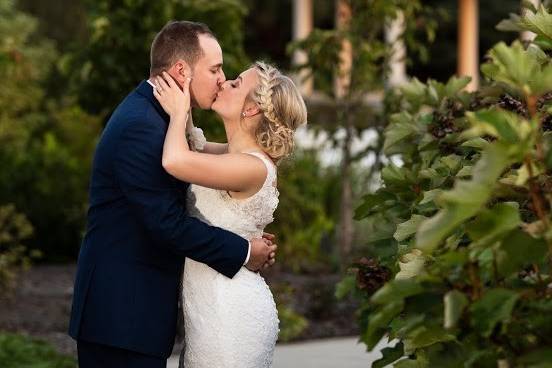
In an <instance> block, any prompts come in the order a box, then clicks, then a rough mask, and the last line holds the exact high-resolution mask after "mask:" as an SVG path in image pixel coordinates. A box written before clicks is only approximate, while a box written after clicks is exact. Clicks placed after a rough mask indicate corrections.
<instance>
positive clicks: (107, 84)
mask: <svg viewBox="0 0 552 368" xmlns="http://www.w3.org/2000/svg"><path fill="white" fill-rule="evenodd" d="M87 4H88V12H89V19H88V22H89V24H88V26H89V33H90V40H89V42H88V45H87V47H85V48H83V47H82V45H75V48H76V51H75V53H74V54H73V55H72V56H70V57H68V58H66V60H65V62H64V64H65V71H66V73H68V74H69V75H71V76H72V78H73V83H72V85H73V86H74V88H75V89H76V93H77V95H78V97H79V102H80V104H81V106H82V107H83V108H84V109H85V110H86V111H88V112H91V113H94V114H100V115H101V116H102V117H105V116H106V115H107V114H108V113H109V112H111V111H112V110H113V109H114V108H115V107H116V106H117V105H118V104H119V102H120V101H121V98H122V96H124V95H125V94H126V93H128V92H130V91H131V90H132V89H133V88H134V87H136V85H137V84H138V83H139V82H140V81H141V80H143V79H145V78H147V77H148V76H149V52H150V46H151V42H152V41H153V38H154V37H155V34H156V33H157V32H159V30H161V28H162V27H163V26H164V25H165V24H166V23H167V22H168V21H170V20H174V19H176V20H193V21H198V22H204V23H206V24H208V25H209V27H210V28H211V30H212V31H213V32H214V33H215V34H216V35H217V37H218V39H219V42H220V44H221V47H222V49H223V53H224V70H225V73H226V74H227V76H229V77H234V76H236V75H237V74H239V72H241V71H242V70H243V69H244V68H245V67H246V66H247V65H248V63H249V61H248V59H247V57H246V55H245V52H244V50H243V47H242V45H243V32H242V29H243V24H242V23H243V18H244V17H245V15H246V14H247V10H246V8H245V6H244V5H243V4H242V3H241V1H239V0H217V1H209V0H192V1H178V0H169V1H157V2H151V1H147V0H132V1H114V0H101V1H95V0H94V1H87ZM138 14H139V16H137V15H138ZM213 119H214V118H213V116H212V115H208V114H205V113H200V114H197V116H196V121H200V125H201V126H202V127H203V126H205V125H208V124H206V123H207V122H210V121H212V120H213ZM208 129H211V130H213V131H214V132H216V133H218V136H221V133H223V131H221V130H220V129H219V130H217V129H216V128H214V127H212V126H209V127H208Z"/></svg>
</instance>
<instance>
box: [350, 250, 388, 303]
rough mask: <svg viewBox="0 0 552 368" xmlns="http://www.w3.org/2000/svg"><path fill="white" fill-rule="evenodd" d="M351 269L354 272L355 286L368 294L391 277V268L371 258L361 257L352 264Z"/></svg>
mask: <svg viewBox="0 0 552 368" xmlns="http://www.w3.org/2000/svg"><path fill="white" fill-rule="evenodd" d="M352 271H353V272H354V273H356V281H357V287H358V288H359V289H360V290H364V291H366V292H368V293H369V294H373V293H374V292H376V291H377V290H378V289H379V288H381V287H382V286H383V284H385V283H386V282H387V281H389V279H390V278H391V270H390V269H389V268H387V267H385V266H382V265H380V264H379V263H378V261H376V260H375V259H373V258H370V259H368V258H366V257H362V258H361V259H360V260H359V261H358V262H356V263H354V264H353V268H352Z"/></svg>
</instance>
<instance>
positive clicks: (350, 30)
mask: <svg viewBox="0 0 552 368" xmlns="http://www.w3.org/2000/svg"><path fill="white" fill-rule="evenodd" d="M349 4H350V6H351V12H352V14H353V16H352V19H351V22H350V25H349V26H348V27H347V28H345V29H342V30H339V29H335V30H323V29H314V31H313V32H311V33H310V34H309V36H308V37H307V38H306V39H304V40H302V41H299V42H296V43H292V44H290V45H289V47H288V51H289V52H290V53H291V52H293V51H294V50H297V49H300V50H303V51H305V52H306V53H307V55H308V62H307V64H305V65H301V66H299V67H300V68H305V67H308V68H310V69H311V70H312V71H315V72H313V77H314V81H315V85H316V88H317V90H318V91H323V92H325V93H326V94H328V95H329V96H333V93H334V89H333V78H334V76H335V73H336V71H337V70H339V69H338V66H339V64H340V62H341V59H340V51H341V46H342V43H343V42H344V41H347V42H350V44H351V46H352V53H353V57H352V59H353V65H352V70H351V73H350V74H351V85H350V89H349V96H348V99H351V98H359V96H362V95H363V94H364V93H366V91H368V90H373V89H374V88H377V87H381V86H382V85H383V82H384V81H385V75H386V72H387V66H388V64H387V61H388V59H389V57H390V52H391V50H392V48H391V47H387V45H386V43H385V41H384V40H383V39H381V37H380V36H381V33H382V32H383V30H384V28H385V25H386V24H387V22H389V21H391V20H393V19H396V18H397V16H398V12H399V11H401V12H402V13H403V14H404V19H405V26H406V29H405V32H404V34H403V35H402V36H403V39H404V40H405V42H406V44H407V46H408V47H409V49H410V50H411V51H412V52H413V53H419V54H420V55H421V56H422V59H427V49H426V47H425V46H424V42H432V41H433V40H434V38H435V30H436V27H437V21H436V17H437V14H438V13H439V11H436V10H433V9H431V8H429V7H424V6H423V5H422V2H421V1H417V0H416V1H405V0H393V1H388V0H371V1H357V0H351V1H349Z"/></svg>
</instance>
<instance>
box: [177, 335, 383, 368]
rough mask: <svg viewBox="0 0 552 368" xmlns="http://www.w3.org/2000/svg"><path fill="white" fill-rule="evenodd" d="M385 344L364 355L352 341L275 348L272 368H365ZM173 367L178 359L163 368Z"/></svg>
mask: <svg viewBox="0 0 552 368" xmlns="http://www.w3.org/2000/svg"><path fill="white" fill-rule="evenodd" d="M385 344H386V342H385V341H383V340H382V341H380V343H379V344H378V346H377V347H376V349H374V351H373V352H371V353H367V352H366V345H364V344H359V343H358V338H356V337H346V338H335V339H323V340H314V341H308V342H301V343H294V344H278V345H276V351H275V352H274V366H273V368H336V367H339V368H368V367H370V366H371V364H372V362H374V361H375V360H377V359H379V358H381V353H380V352H379V351H380V349H382V348H383V347H384V346H385ZM177 367H178V357H174V356H173V357H172V358H171V359H170V360H169V364H168V365H167V368H177Z"/></svg>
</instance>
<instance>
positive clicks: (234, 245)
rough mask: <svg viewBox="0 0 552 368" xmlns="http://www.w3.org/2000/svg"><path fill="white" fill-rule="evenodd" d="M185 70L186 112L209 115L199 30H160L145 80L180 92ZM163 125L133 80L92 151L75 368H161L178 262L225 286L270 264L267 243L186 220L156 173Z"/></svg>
mask: <svg viewBox="0 0 552 368" xmlns="http://www.w3.org/2000/svg"><path fill="white" fill-rule="evenodd" d="M187 65H189V66H191V68H192V69H193V75H194V78H193V81H192V83H191V86H190V90H191V98H192V104H193V106H194V107H197V108H200V109H209V108H210V107H211V104H212V103H213V100H214V99H215V97H216V94H217V92H218V90H219V86H220V84H221V83H222V82H224V81H225V77H224V73H223V71H222V51H221V48H220V45H219V44H218V42H217V40H216V38H215V36H214V35H213V33H212V32H211V31H210V30H209V29H208V28H207V26H205V25H203V24H200V23H194V22H184V21H180V22H170V23H168V24H167V25H166V26H165V27H164V28H163V29H162V30H161V31H160V32H159V33H158V34H157V36H156V38H155V40H154V41H153V44H152V47H151V68H150V77H153V76H155V75H157V74H159V73H160V72H161V71H167V72H168V73H169V74H170V75H171V76H172V77H173V78H174V79H175V80H176V81H177V82H179V83H180V84H181V85H182V84H184V81H185V76H184V71H185V68H186V66H187ZM168 121H169V117H168V116H167V115H166V114H165V112H164V111H163V109H162V108H161V106H160V105H159V103H158V102H157V100H156V99H155V98H154V96H153V90H152V86H151V85H150V84H149V82H148V81H143V82H142V83H141V84H140V85H139V86H138V87H137V88H136V89H135V90H134V91H133V92H131V93H130V94H129V95H128V96H127V97H126V98H125V99H124V100H123V102H122V103H121V104H120V105H119V106H118V107H117V109H116V110H115V112H114V113H113V115H112V116H111V119H110V120H109V122H108V123H107V126H106V128H105V130H104V132H103V134H102V137H101V139H100V141H99V143H98V146H97V148H96V153H95V157H94V164H93V169H92V178H91V187H90V208H89V211H88V226H87V231H86V235H85V237H84V240H83V243H82V247H81V250H80V255H79V260H78V268H77V276H76V280H75V288H74V295H73V308H72V311H71V322H70V327H69V334H70V335H71V336H72V337H73V338H74V339H76V340H77V348H78V356H79V367H80V368H89V367H95V368H98V367H102V368H104V367H108V368H110V367H113V368H115V367H117V368H125V367H129V368H130V367H132V368H141V367H144V368H146V367H147V368H157V367H165V366H166V359H167V358H168V357H169V355H170V354H171V350H172V347H173V344H174V338H175V330H176V318H177V305H178V298H179V282H180V277H181V271H182V265H183V261H184V259H185V257H189V258H191V259H194V260H196V261H198V262H203V263H205V264H207V265H208V266H210V267H212V268H213V269H214V270H216V271H218V272H220V273H221V274H223V275H225V276H227V277H229V278H231V277H233V276H234V275H235V274H236V273H237V272H238V271H239V270H240V268H241V267H242V266H244V265H245V266H246V267H247V268H249V269H250V270H252V271H256V270H259V269H260V268H261V267H263V265H264V266H267V265H271V264H273V263H274V252H275V251H276V245H273V244H272V243H271V241H270V240H268V239H253V240H251V241H250V242H248V241H247V240H246V239H243V238H241V237H239V236H237V235H236V234H233V233H231V232H228V231H225V230H223V229H220V228H216V227H212V226H208V225H207V224H205V223H202V222H200V221H199V220H197V219H195V218H192V217H189V216H188V214H187V212H186V208H185V202H184V201H185V194H186V189H187V187H188V185H189V184H187V183H182V182H179V181H177V180H176V179H174V178H173V177H171V176H170V175H168V174H167V173H166V172H165V171H164V170H163V168H162V166H161V155H162V149H163V142H164V139H165V133H166V131H167V128H168Z"/></svg>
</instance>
